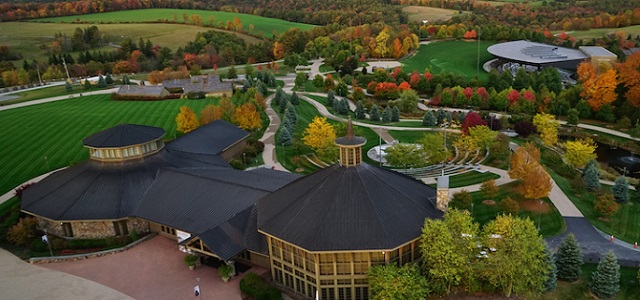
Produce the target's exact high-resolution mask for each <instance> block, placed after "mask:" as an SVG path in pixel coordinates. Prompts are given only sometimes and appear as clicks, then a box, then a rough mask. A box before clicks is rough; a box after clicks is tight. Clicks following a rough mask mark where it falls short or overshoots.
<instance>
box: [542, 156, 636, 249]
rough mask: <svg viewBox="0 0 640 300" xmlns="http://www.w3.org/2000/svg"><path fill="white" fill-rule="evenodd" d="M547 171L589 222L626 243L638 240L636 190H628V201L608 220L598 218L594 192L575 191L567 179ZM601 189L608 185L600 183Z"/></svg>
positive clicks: (607, 187)
mask: <svg viewBox="0 0 640 300" xmlns="http://www.w3.org/2000/svg"><path fill="white" fill-rule="evenodd" d="M547 172H549V175H551V177H552V178H553V180H554V181H555V182H556V183H557V184H558V186H559V187H560V189H562V191H563V192H564V193H565V194H566V195H567V197H569V199H570V200H571V202H573V204H575V205H576V206H577V207H578V209H579V210H580V212H581V213H582V214H583V215H584V217H585V218H587V220H589V222H590V223H591V224H593V225H594V226H595V227H596V228H598V229H600V230H602V231H603V232H605V233H607V234H611V235H614V236H615V237H616V238H618V239H621V240H624V241H626V242H628V243H632V244H633V243H635V242H640V203H638V201H637V200H636V199H637V194H636V191H632V190H630V191H629V198H630V200H629V202H628V203H626V204H621V205H620V209H619V210H618V212H617V213H616V214H615V215H614V216H613V217H609V218H608V220H603V219H600V217H599V214H598V213H597V212H596V211H595V209H593V203H595V200H596V197H597V196H596V194H595V193H591V192H587V191H576V190H575V189H574V188H573V187H571V184H570V183H569V181H567V179H565V178H563V177H562V176H560V175H558V174H557V173H556V172H554V171H553V170H551V169H549V168H547ZM602 190H603V191H606V192H608V191H609V190H610V187H609V186H606V185H602Z"/></svg>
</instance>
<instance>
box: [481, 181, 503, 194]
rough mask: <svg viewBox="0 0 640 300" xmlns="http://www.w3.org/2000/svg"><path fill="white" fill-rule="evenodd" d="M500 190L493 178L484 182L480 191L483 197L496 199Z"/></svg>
mask: <svg viewBox="0 0 640 300" xmlns="http://www.w3.org/2000/svg"><path fill="white" fill-rule="evenodd" d="M498 190H499V188H498V186H497V185H496V181H495V180H494V179H493V178H491V179H489V180H487V181H485V182H483V183H482V185H481V186H480V191H482V195H483V196H484V197H485V198H495V197H496V195H497V194H498Z"/></svg>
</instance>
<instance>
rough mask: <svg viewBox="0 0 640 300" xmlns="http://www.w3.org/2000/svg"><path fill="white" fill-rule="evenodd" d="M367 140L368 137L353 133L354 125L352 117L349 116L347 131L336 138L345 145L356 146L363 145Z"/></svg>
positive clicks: (336, 141) (337, 142)
mask: <svg viewBox="0 0 640 300" xmlns="http://www.w3.org/2000/svg"><path fill="white" fill-rule="evenodd" d="M366 142H367V139H365V138H363V137H360V136H356V135H355V134H354V133H353V125H352V124H351V117H349V121H347V133H346V134H345V135H344V136H342V137H339V138H337V139H336V140H335V143H336V144H338V145H343V146H355V145H363V144H365V143H366Z"/></svg>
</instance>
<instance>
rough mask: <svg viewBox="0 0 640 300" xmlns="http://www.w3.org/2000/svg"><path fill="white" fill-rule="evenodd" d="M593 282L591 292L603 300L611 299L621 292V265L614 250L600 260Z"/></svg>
mask: <svg viewBox="0 0 640 300" xmlns="http://www.w3.org/2000/svg"><path fill="white" fill-rule="evenodd" d="M592 280H593V281H592V282H591V285H590V288H591V291H592V292H593V293H594V294H596V295H597V296H598V297H600V298H602V299H606V298H611V297H613V296H615V295H616V294H617V293H618V292H619V291H620V265H619V264H618V258H617V257H616V255H615V254H614V253H613V250H609V252H608V253H607V255H605V256H603V257H602V258H600V262H599V263H598V269H597V270H596V271H595V272H593V277H592Z"/></svg>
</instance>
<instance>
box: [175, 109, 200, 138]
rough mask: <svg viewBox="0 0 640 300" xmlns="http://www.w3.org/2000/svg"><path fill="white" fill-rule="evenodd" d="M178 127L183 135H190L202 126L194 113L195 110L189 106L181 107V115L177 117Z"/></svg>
mask: <svg viewBox="0 0 640 300" xmlns="http://www.w3.org/2000/svg"><path fill="white" fill-rule="evenodd" d="M176 125H177V127H178V128H177V129H176V130H178V131H180V132H182V133H188V132H190V131H192V130H194V129H196V128H198V126H200V123H198V116H196V113H195V112H193V109H191V107H188V106H180V113H178V116H176Z"/></svg>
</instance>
